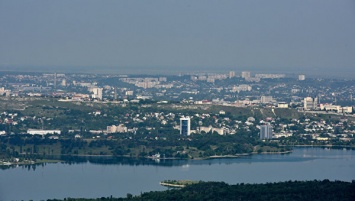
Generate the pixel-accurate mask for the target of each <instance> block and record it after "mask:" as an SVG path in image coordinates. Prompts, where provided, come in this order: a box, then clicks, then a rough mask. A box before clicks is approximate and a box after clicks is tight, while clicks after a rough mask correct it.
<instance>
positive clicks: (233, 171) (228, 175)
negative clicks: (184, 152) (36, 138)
mask: <svg viewBox="0 0 355 201" xmlns="http://www.w3.org/2000/svg"><path fill="white" fill-rule="evenodd" d="M354 170H355V151H354V150H343V149H323V148H296V149H295V150H294V151H293V153H291V154H285V155H253V156H248V157H242V158H236V159H213V160H201V161H163V160H160V161H153V160H151V161H145V162H140V163H139V162H138V163H137V162H134V161H133V162H127V161H126V162H117V163H106V164H104V163H103V164H100V163H97V162H95V163H93V162H89V161H86V162H85V161H84V162H80V163H76V162H74V163H70V164H68V163H55V164H46V165H39V166H26V167H25V166H19V167H14V168H9V169H5V170H0V200H30V199H33V200H44V199H49V198H51V199H52V198H60V199H63V198H67V197H77V198H78V197H86V198H98V197H108V196H111V195H112V196H114V197H125V196H126V195H127V193H131V194H134V195H139V194H140V193H141V192H147V191H156V190H165V189H166V188H165V187H163V186H160V185H159V182H160V181H162V180H165V179H189V180H203V181H224V182H227V183H230V184H235V183H241V182H244V183H265V182H277V181H288V180H314V179H317V180H323V179H329V180H342V181H351V180H355V171H354Z"/></svg>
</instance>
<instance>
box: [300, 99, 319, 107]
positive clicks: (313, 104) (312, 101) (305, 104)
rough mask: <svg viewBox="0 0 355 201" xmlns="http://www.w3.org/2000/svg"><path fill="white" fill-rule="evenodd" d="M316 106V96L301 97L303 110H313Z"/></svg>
mask: <svg viewBox="0 0 355 201" xmlns="http://www.w3.org/2000/svg"><path fill="white" fill-rule="evenodd" d="M317 106H318V98H317V97H315V98H312V97H306V98H304V99H303V108H304V110H314V109H316V108H317Z"/></svg>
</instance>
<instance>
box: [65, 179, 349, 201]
mask: <svg viewBox="0 0 355 201" xmlns="http://www.w3.org/2000/svg"><path fill="white" fill-rule="evenodd" d="M128 195H130V196H128ZM354 198H355V182H352V183H349V182H342V181H329V180H323V181H287V182H278V183H266V184H243V183H241V184H237V185H228V184H226V183H224V182H200V183H197V184H193V185H189V186H187V187H185V188H182V189H179V190H177V189H174V190H166V191H162V192H149V193H143V194H141V195H140V196H131V194H127V198H112V197H107V198H105V197H103V198H98V199H73V198H68V199H67V200H72V201H80V200H86V201H89V200H159V201H162V200H169V201H170V200H188V201H195V200H196V201H198V200H258V201H259V200H260V201H264V200H273V201H277V200H287V201H300V200H305V201H306V200H307V201H308V200H312V201H317V200H319V201H328V200H329V201H338V200H339V201H340V200H341V201H353V200H354Z"/></svg>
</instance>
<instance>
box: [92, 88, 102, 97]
mask: <svg viewBox="0 0 355 201" xmlns="http://www.w3.org/2000/svg"><path fill="white" fill-rule="evenodd" d="M102 90H103V88H98V87H94V88H92V89H91V92H92V93H93V94H92V98H96V99H98V100H102Z"/></svg>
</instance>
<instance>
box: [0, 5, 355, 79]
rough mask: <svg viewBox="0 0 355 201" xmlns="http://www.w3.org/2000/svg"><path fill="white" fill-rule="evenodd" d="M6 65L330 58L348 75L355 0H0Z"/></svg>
mask: <svg viewBox="0 0 355 201" xmlns="http://www.w3.org/2000/svg"><path fill="white" fill-rule="evenodd" d="M9 66H22V67H23V66H25V67H26V66H48V68H53V67H54V66H56V67H64V66H66V67H72V66H73V68H74V67H78V66H81V67H83V66H99V67H101V66H105V67H107V66H108V67H117V68H120V67H125V68H127V67H129V68H132V69H134V68H137V69H138V68H146V69H149V68H152V67H161V68H163V67H164V68H166V69H172V70H176V69H177V68H176V67H181V69H183V68H185V69H188V67H191V69H194V70H198V69H201V70H203V69H210V68H215V67H221V68H223V69H233V68H236V69H248V68H249V67H255V68H260V69H262V68H265V69H279V70H287V69H292V68H293V69H294V68H300V69H307V68H309V69H313V70H314V69H318V70H322V71H323V70H326V69H331V68H333V69H339V70H340V71H342V72H343V73H352V74H353V75H354V76H355V1H354V0H307V1H306V0H289V1H287V0H186V1H185V0H174V1H173V0H159V1H158V0H151V1H145V0H141V1H135V0H125V1H120V0H104V1H97V0H94V1H90V0H68V1H67V0H58V1H48V0H43V1H40V0H36V1H31V0H23V1H17V0H8V1H5V0H0V70H1V69H6V68H8V67H9ZM353 69H354V70H353Z"/></svg>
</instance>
